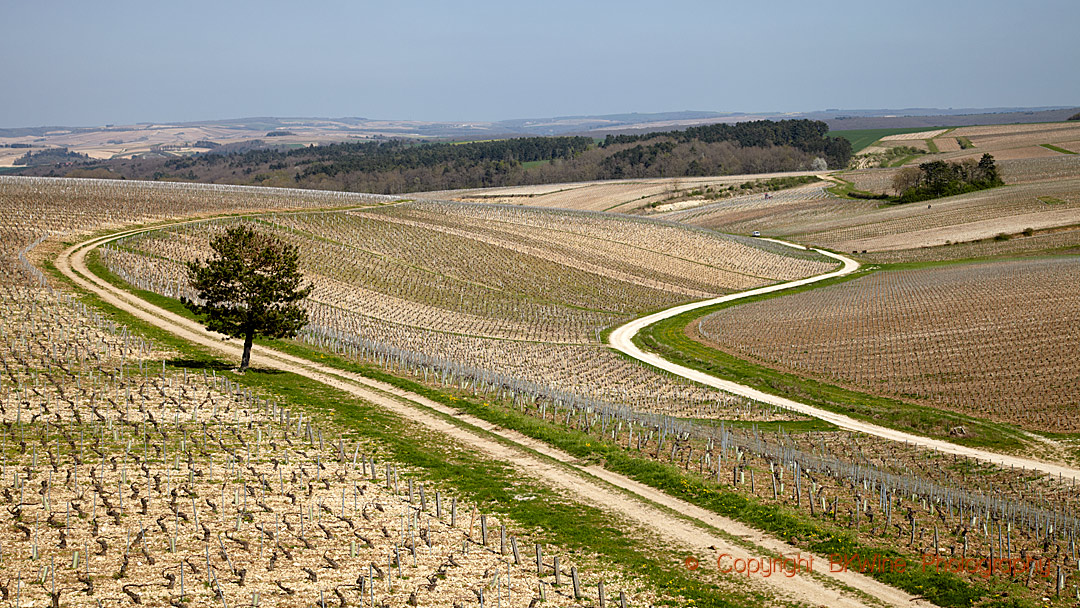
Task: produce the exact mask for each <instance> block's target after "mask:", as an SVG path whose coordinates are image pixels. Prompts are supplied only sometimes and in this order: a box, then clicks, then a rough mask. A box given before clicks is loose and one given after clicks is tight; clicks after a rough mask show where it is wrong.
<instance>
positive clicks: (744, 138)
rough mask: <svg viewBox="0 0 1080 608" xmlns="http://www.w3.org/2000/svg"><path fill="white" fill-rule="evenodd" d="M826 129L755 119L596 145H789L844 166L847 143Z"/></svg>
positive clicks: (813, 123)
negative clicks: (660, 142)
mask: <svg viewBox="0 0 1080 608" xmlns="http://www.w3.org/2000/svg"><path fill="white" fill-rule="evenodd" d="M828 132H829V126H828V125H827V124H825V123H824V122H822V121H820V120H805V119H800V120H779V121H773V120H755V121H748V122H739V123H735V124H714V125H704V126H700V127H690V128H688V129H685V130H682V131H666V132H659V133H643V134H640V135H608V136H607V138H606V139H605V140H604V141H603V142H602V143H601V144H600V145H601V146H602V147H607V146H611V145H615V144H627V143H637V142H644V141H649V140H653V139H658V138H667V139H671V140H674V141H676V142H691V141H697V142H703V143H716V142H721V141H726V142H734V143H737V144H739V145H740V146H742V147H745V148H750V147H772V146H791V147H793V148H796V149H798V150H801V151H803V152H806V153H809V154H813V155H815V156H820V157H822V158H824V159H825V160H826V162H827V163H828V166H829V167H832V168H834V169H840V168H844V167H846V166H847V164H848V161H850V160H851V142H850V141H848V140H846V139H844V138H842V137H827V136H826V134H827V133H828Z"/></svg>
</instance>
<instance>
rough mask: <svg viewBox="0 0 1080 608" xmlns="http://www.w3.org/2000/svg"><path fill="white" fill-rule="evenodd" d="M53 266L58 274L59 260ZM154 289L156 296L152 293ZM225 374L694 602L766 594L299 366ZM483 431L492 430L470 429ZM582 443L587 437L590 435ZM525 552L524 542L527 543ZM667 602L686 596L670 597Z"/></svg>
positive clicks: (736, 601) (168, 302)
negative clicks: (706, 574) (648, 541)
mask: <svg viewBox="0 0 1080 608" xmlns="http://www.w3.org/2000/svg"><path fill="white" fill-rule="evenodd" d="M96 254H97V252H96V251H94V252H91V254H90V255H88V256H87V266H88V268H89V269H90V270H91V272H93V273H94V274H96V275H98V276H99V277H101V278H103V279H105V280H107V281H109V282H110V283H113V284H114V285H117V286H118V287H121V288H124V289H127V290H129V291H130V292H131V293H134V294H135V295H137V296H139V297H142V298H145V299H146V300H148V301H150V302H151V303H153V304H155V305H159V306H162V307H163V308H166V309H167V310H170V311H173V312H177V313H179V314H182V315H184V316H186V317H189V318H191V317H192V314H191V313H190V311H188V310H187V309H186V308H184V307H183V305H182V304H180V302H179V301H177V300H172V299H170V298H165V297H164V296H159V295H157V294H150V293H148V292H145V291H141V290H134V289H130V285H126V284H125V283H124V282H123V281H122V280H121V279H119V278H118V277H116V276H115V275H112V274H111V273H109V272H108V270H107V269H105V268H104V267H103V266H102V264H101V261H100V258H99V257H98V256H97V255H96ZM50 270H51V271H52V272H53V273H54V274H56V275H57V276H62V275H59V273H57V272H56V270H55V268H51V267H50ZM151 296H152V297H151ZM86 301H87V304H89V305H92V306H95V307H96V308H98V309H100V310H102V311H103V312H104V313H106V314H107V315H108V316H109V317H111V318H112V319H113V320H115V321H116V322H119V323H122V324H124V325H127V326H128V327H130V328H131V329H132V330H133V331H135V332H138V333H139V334H142V335H143V336H145V337H147V338H149V339H152V340H155V341H156V342H157V343H159V344H161V345H163V346H166V347H168V348H170V349H172V350H175V351H177V352H178V353H179V355H178V356H177V357H175V358H173V359H171V360H170V361H169V362H168V364H169V366H170V367H171V368H176V369H179V368H188V369H200V368H201V369H215V370H218V371H225V370H229V369H232V368H233V367H234V363H231V362H228V361H224V360H221V359H219V358H218V357H215V356H213V355H211V354H209V353H208V352H207V351H205V350H203V349H201V348H199V347H197V346H195V345H192V344H190V343H188V342H187V341H185V340H182V339H180V338H177V337H176V336H174V335H172V334H171V333H169V332H167V331H165V330H162V329H159V328H157V327H155V326H153V325H150V324H147V323H145V322H143V321H141V320H139V319H137V318H136V317H134V316H132V315H130V314H128V313H126V312H124V311H122V310H120V309H118V308H115V307H113V306H111V305H109V304H106V303H104V302H103V301H101V300H100V299H99V298H97V297H96V296H93V295H89V296H87V299H86ZM258 342H259V343H261V344H263V345H267V346H271V347H274V348H278V349H280V350H283V351H285V352H288V353H290V354H296V355H300V356H304V357H306V358H308V359H311V360H314V361H317V362H319V363H322V364H328V365H332V366H333V367H336V368H338V369H343V370H346V371H353V372H357V373H361V374H363V375H365V376H367V377H369V378H373V379H376V380H381V381H384V382H387V383H390V384H393V385H395V386H398V387H400V388H404V389H406V390H409V391H412V392H415V393H417V394H420V395H423V396H425V397H428V398H430V399H432V400H435V401H437V402H439V403H442V404H444V405H448V406H451V407H455V408H467V409H468V410H469V411H470V412H473V411H477V410H484V409H485V408H484V406H482V405H481V404H479V403H477V402H475V401H471V400H465V399H460V398H458V397H455V396H453V395H450V394H448V393H443V392H440V391H436V390H434V389H430V388H428V387H425V386H423V385H420V384H418V383H415V382H413V381H411V380H408V379H405V378H399V377H396V376H393V375H391V374H388V373H386V372H384V371H382V370H381V369H379V368H375V367H370V366H362V365H357V364H354V363H350V362H347V361H345V360H343V359H340V358H338V357H336V356H334V355H327V354H325V353H322V352H319V351H315V350H312V349H309V348H306V347H304V346H302V345H300V344H297V343H295V342H286V341H279V340H266V339H263V340H259V341H258ZM230 378H231V380H233V381H234V382H237V383H239V384H242V385H244V386H246V387H249V388H252V389H254V390H257V391H259V392H260V393H261V394H269V395H273V396H275V397H277V398H278V399H280V400H282V401H283V402H287V403H289V404H290V405H291V406H295V407H302V408H305V409H306V410H308V411H310V412H314V413H318V414H320V415H321V416H324V417H326V418H328V419H329V420H331V421H332V422H333V423H334V424H337V425H340V427H341V428H342V429H344V430H345V431H347V432H348V433H351V434H352V435H353V436H356V437H360V438H364V439H367V440H370V441H372V442H374V443H376V444H377V445H378V446H379V451H378V452H377V453H376V455H377V456H378V457H379V458H380V459H384V460H391V461H393V462H396V463H398V464H401V465H404V466H408V467H412V468H414V469H415V470H416V471H417V472H418V475H419V476H420V478H421V480H425V481H429V482H431V483H434V484H435V485H437V486H440V487H443V488H452V489H453V490H454V491H455V492H456V493H457V495H459V496H461V497H462V498H464V499H466V500H468V501H470V502H473V503H475V504H477V505H478V506H480V507H481V508H482V509H484V510H485V511H488V512H495V513H500V514H504V515H506V516H508V517H510V518H511V519H513V520H514V521H515V522H517V523H518V524H519V525H520V526H521V527H522V528H523V529H529V530H536V531H539V534H540V540H541V541H542V542H547V543H553V544H556V545H558V546H559V547H560V548H561V549H563V550H571V551H583V552H586V553H588V554H593V555H595V556H597V557H598V558H599V561H600V562H601V563H603V564H617V565H618V567H619V568H620V569H624V570H626V571H629V572H634V573H635V574H636V575H637V576H639V577H641V578H643V579H644V580H645V581H646V583H647V584H648V585H651V586H653V587H654V588H656V589H657V590H658V591H661V592H664V593H667V594H670V595H669V597H670V596H674V595H681V596H682V597H684V598H686V599H687V600H690V601H692V602H693V605H695V606H708V607H715V608H729V607H739V606H746V607H751V606H759V605H763V602H765V603H768V599H769V598H762V597H761V596H760V595H754V594H752V593H751V592H747V593H745V594H744V593H740V592H734V591H733V589H732V588H731V586H730V585H729V586H725V588H723V589H721V588H720V587H718V586H717V585H715V584H714V583H710V582H708V581H707V580H704V579H703V578H701V577H700V576H697V575H694V574H692V573H688V572H687V571H686V570H685V568H683V567H682V566H681V565H680V563H681V560H682V559H683V558H684V557H685V555H682V554H677V553H675V552H672V551H668V550H658V549H655V548H651V547H643V546H642V544H641V542H640V540H639V539H636V538H634V537H632V536H631V535H629V534H627V533H626V527H625V525H624V524H623V522H622V521H621V520H620V519H618V518H616V517H615V516H612V515H609V514H608V513H605V512H604V511H603V510H601V509H598V508H595V507H592V506H589V505H585V504H581V503H577V502H573V501H569V500H567V499H565V498H563V497H562V496H561V495H560V494H559V493H557V492H556V491H554V490H552V489H550V488H547V487H545V486H542V485H540V484H537V483H532V482H530V481H528V480H527V479H525V478H523V477H522V476H521V475H520V474H519V472H518V471H517V470H516V469H515V468H513V467H511V466H509V465H507V464H504V463H501V462H493V461H491V460H489V459H486V458H483V457H481V456H479V455H477V454H475V453H473V452H471V451H469V450H460V449H456V447H457V446H454V445H450V444H448V442H447V441H446V439H445V437H442V436H438V437H436V436H433V435H431V434H426V433H424V432H423V431H420V430H418V425H416V424H415V423H413V422H411V421H409V420H407V419H402V418H400V417H398V416H396V415H394V414H391V413H389V412H387V411H385V410H384V409H382V408H380V407H378V406H375V405H372V404H370V403H367V402H365V401H363V400H361V399H358V398H356V397H354V396H353V395H350V394H348V393H346V392H344V391H340V390H338V389H334V388H331V387H328V386H326V385H323V384H321V383H318V382H316V381H314V380H310V379H308V378H305V377H304V376H301V375H298V374H293V373H287V372H278V371H272V370H263V369H258V368H252V369H249V370H248V373H246V374H244V375H242V376H241V375H232V376H230ZM428 411H429V412H431V413H433V414H435V415H439V416H442V417H443V418H444V419H446V420H448V421H450V422H454V423H456V424H458V425H459V426H465V425H464V423H460V422H458V421H456V420H455V419H454V418H453V417H449V416H444V415H442V414H438V413H436V412H434V411H433V410H428ZM471 430H473V431H474V432H478V433H480V434H488V435H490V436H492V437H495V436H494V435H491V434H490V433H486V432H485V431H479V430H477V429H471ZM586 443H587V442H586ZM520 495H530V496H535V497H536V498H535V499H534V500H527V501H521V500H517V499H515V498H514V496H520ZM526 553H527V551H526ZM664 603H666V604H668V605H673V606H674V605H683V604H682V603H681V602H677V601H675V600H669V601H667V602H664Z"/></svg>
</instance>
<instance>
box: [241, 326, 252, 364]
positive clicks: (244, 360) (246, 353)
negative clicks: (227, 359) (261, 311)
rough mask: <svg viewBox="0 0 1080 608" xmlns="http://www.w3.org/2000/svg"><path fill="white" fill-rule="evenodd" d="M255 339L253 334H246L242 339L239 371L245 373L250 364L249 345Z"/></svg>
mask: <svg viewBox="0 0 1080 608" xmlns="http://www.w3.org/2000/svg"><path fill="white" fill-rule="evenodd" d="M254 339H255V332H248V334H247V336H245V337H244V356H243V358H242V359H240V371H242V372H246V371H247V368H248V364H250V363H251V343H252V341H253V340H254Z"/></svg>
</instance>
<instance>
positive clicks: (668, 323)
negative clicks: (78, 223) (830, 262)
mask: <svg viewBox="0 0 1080 608" xmlns="http://www.w3.org/2000/svg"><path fill="white" fill-rule="evenodd" d="M920 266H923V265H920ZM878 268H882V267H870V268H864V269H860V270H859V271H857V272H855V273H852V274H850V275H847V276H844V277H838V278H834V279H829V280H826V281H821V282H819V283H814V284H811V285H804V286H801V287H797V288H794V289H789V290H784V291H781V292H773V293H770V294H764V295H761V296H756V297H751V298H744V299H740V300H735V301H732V302H725V303H722V304H717V305H714V306H709V307H705V308H700V309H697V310H692V311H689V312H686V313H683V314H681V315H677V316H675V317H671V318H670V319H665V320H663V321H660V322H658V323H654V324H653V325H650V326H648V327H645V328H644V329H642V331H641V332H640V333H638V335H637V336H635V337H634V343H635V344H637V345H638V346H639V347H640V348H643V349H648V350H652V351H655V352H657V353H659V354H661V355H662V356H663V357H664V358H665V359H668V360H670V361H673V362H675V363H678V364H680V365H683V366H685V367H689V368H691V369H696V370H698V371H702V372H705V373H708V374H710V375H713V376H716V377H718V378H722V379H725V380H731V381H734V382H738V383H740V384H744V385H747V386H751V387H753V388H756V389H758V390H761V391H763V392H766V393H770V394H773V395H778V396H782V397H787V398H790V399H794V400H797V401H800V402H803V403H806V404H808V405H813V406H815V407H820V408H822V409H825V410H828V411H831V412H836V413H840V414H845V415H848V416H851V417H852V418H855V419H858V420H864V421H867V422H872V423H874V424H877V425H881V426H884V427H888V428H892V429H896V430H901V431H907V432H914V433H918V434H921V435H925V436H927V437H932V438H935V439H942V440H946V441H951V442H953V443H956V444H958V445H966V446H971V447H981V448H991V449H994V450H999V451H1004V452H1017V451H1020V450H1022V449H1024V447H1025V446H1026V445H1027V444H1028V441H1027V440H1026V435H1025V434H1024V433H1023V432H1022V431H1020V430H1018V429H1015V428H1013V427H1010V426H1008V425H1004V424H999V423H994V422H989V421H985V420H980V419H978V418H974V417H971V416H966V415H963V414H958V413H953V412H948V411H943V410H938V409H935V408H932V407H928V406H923V405H916V404H912V403H907V402H905V401H902V400H899V399H894V398H890V397H883V396H878V395H872V394H868V393H863V392H859V391H856V390H852V389H847V388H844V387H840V386H836V385H834V384H829V383H827V382H823V381H820V380H816V379H813V378H808V377H804V376H800V375H797V374H792V373H788V372H783V371H779V370H776V369H773V368H770V367H767V366H764V365H759V364H756V363H753V362H750V361H746V360H744V359H740V358H738V357H735V356H733V355H730V354H728V353H725V352H723V351H720V350H718V349H716V348H712V347H710V346H707V345H705V344H703V343H701V342H698V341H696V340H694V339H692V338H690V337H689V336H688V335H687V334H686V328H687V326H688V325H690V324H691V323H695V322H697V321H698V320H699V319H700V318H702V317H704V316H706V315H708V314H711V313H713V312H716V311H718V310H722V309H725V308H730V307H732V306H738V305H741V304H746V303H749V302H757V301H762V300H766V299H770V298H775V297H780V296H782V295H790V294H795V293H801V292H803V291H807V290H809V289H816V288H819V287H824V286H827V285H835V284H839V283H843V282H846V281H850V280H854V279H856V278H859V277H863V276H866V275H867V274H869V273H870V272H875V271H880V270H877V269H878ZM957 426H963V427H964V428H965V430H966V431H967V435H966V436H964V437H953V436H950V435H949V431H950V430H951V429H953V428H955V427H957Z"/></svg>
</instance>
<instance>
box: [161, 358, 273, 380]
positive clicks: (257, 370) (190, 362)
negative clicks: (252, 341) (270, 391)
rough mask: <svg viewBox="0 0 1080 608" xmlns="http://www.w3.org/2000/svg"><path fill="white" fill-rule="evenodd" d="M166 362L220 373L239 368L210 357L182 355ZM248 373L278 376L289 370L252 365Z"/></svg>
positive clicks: (181, 366)
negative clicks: (195, 357) (191, 357)
mask: <svg viewBox="0 0 1080 608" xmlns="http://www.w3.org/2000/svg"><path fill="white" fill-rule="evenodd" d="M165 363H167V364H169V365H171V366H173V367H177V368H183V369H192V370H206V371H214V372H218V373H227V372H231V371H233V370H235V369H237V367H238V366H237V365H236V364H235V363H229V362H226V361H220V360H217V359H210V360H208V359H190V358H186V357H181V358H178V359H167V360H166V361H165ZM246 373H249V374H262V375H267V376H277V375H281V374H285V373H287V372H284V371H282V370H280V369H273V368H269V367H255V366H252V367H249V368H248V370H247V372H246Z"/></svg>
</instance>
